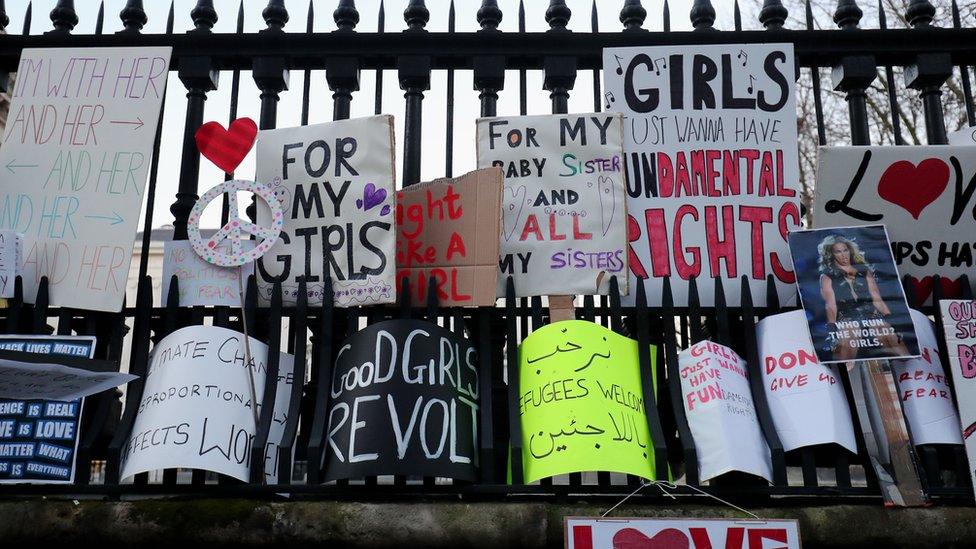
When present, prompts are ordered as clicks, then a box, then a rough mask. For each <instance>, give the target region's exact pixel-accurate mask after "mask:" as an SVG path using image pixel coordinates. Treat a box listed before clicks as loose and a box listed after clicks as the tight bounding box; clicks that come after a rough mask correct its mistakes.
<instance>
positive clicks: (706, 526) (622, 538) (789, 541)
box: [565, 517, 801, 549]
mask: <svg viewBox="0 0 976 549" xmlns="http://www.w3.org/2000/svg"><path fill="white" fill-rule="evenodd" d="M565 521H566V522H565V525H566V549H631V548H634V549H637V548H641V549H643V548H647V549H651V548H660V549H679V548H680V549H690V548H694V549H711V548H712V547H714V548H716V549H717V548H720V547H725V548H736V549H742V548H748V549H764V548H772V547H775V548H776V549H800V547H801V545H800V528H799V526H798V525H797V522H796V521H795V520H782V519H766V520H761V521H758V520H741V519H740V520H727V519H673V518H625V517H606V518H596V517H566V519H565Z"/></svg>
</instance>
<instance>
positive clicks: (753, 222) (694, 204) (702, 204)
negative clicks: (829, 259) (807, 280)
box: [603, 44, 800, 305]
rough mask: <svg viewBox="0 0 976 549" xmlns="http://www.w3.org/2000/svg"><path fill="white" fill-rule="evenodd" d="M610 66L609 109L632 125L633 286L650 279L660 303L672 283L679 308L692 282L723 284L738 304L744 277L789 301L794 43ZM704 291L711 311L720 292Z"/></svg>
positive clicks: (706, 50) (656, 56)
mask: <svg viewBox="0 0 976 549" xmlns="http://www.w3.org/2000/svg"><path fill="white" fill-rule="evenodd" d="M603 68H604V71H603V74H604V79H605V82H606V86H605V87H606V93H605V96H604V99H605V101H606V106H607V109H610V110H614V111H617V112H622V113H624V115H625V116H626V119H625V121H624V153H625V155H624V156H625V162H624V166H625V167H626V170H627V194H628V197H627V204H628V212H629V220H628V223H627V237H628V240H629V242H630V248H629V254H630V272H631V282H633V283H637V279H646V280H645V282H644V283H645V285H646V288H647V296H648V301H649V302H650V303H651V304H652V305H656V304H660V303H661V292H662V285H661V284H662V283H661V280H662V279H663V277H666V276H672V279H671V280H672V282H671V288H672V291H673V292H674V299H675V304H676V305H683V304H686V303H687V300H688V285H687V283H686V282H685V281H687V280H688V279H689V278H691V277H693V276H694V277H698V278H719V279H721V280H722V281H723V283H724V285H725V295H726V296H727V299H728V303H729V305H738V304H739V298H740V295H739V294H740V291H741V290H740V282H739V278H740V277H741V276H742V275H748V277H749V280H750V284H751V287H752V292H753V295H754V296H756V297H755V298H754V299H756V300H757V305H762V304H764V302H765V295H766V277H767V276H768V275H773V278H774V280H775V281H776V287H777V291H778V293H779V298H780V302H782V303H788V302H789V300H791V299H792V298H793V295H794V294H793V286H792V285H793V282H794V278H793V271H792V265H791V264H790V256H789V250H788V248H787V246H786V235H787V232H788V231H789V230H790V229H792V228H794V227H796V226H798V224H799V223H800V206H799V193H798V191H797V189H798V185H799V181H800V176H799V167H798V160H797V148H796V143H797V139H796V105H795V99H794V95H795V94H794V90H793V81H794V72H793V71H794V60H793V47H792V45H791V44H739V45H737V44H732V45H722V46H717V45H716V46H703V45H697V46H660V47H640V48H608V49H605V50H603ZM698 292H699V295H700V296H701V300H702V304H703V305H711V304H713V303H714V295H713V293H714V287H713V285H711V284H700V285H699V286H698ZM633 295H634V293H633V292H631V296H633ZM627 301H629V302H630V303H633V297H630V298H628V299H626V300H625V304H626V302H627Z"/></svg>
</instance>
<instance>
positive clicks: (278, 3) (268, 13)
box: [261, 0, 289, 32]
mask: <svg viewBox="0 0 976 549" xmlns="http://www.w3.org/2000/svg"><path fill="white" fill-rule="evenodd" d="M261 17H262V18H263V19H264V23H265V24H266V25H267V26H268V28H267V29H265V30H269V31H272V32H284V30H285V25H286V24H287V23H288V19H289V17H288V8H286V7H285V0H268V5H267V6H265V8H264V9H263V10H262V11H261Z"/></svg>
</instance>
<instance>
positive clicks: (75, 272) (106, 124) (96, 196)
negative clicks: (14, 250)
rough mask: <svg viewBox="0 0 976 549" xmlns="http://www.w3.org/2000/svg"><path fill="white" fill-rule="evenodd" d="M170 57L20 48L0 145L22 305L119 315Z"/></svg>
mask: <svg viewBox="0 0 976 549" xmlns="http://www.w3.org/2000/svg"><path fill="white" fill-rule="evenodd" d="M171 51H172V49H171V48H169V47H158V48H157V47H153V48H87V49H77V48H43V49H25V50H24V52H23V54H22V55H21V58H20V65H19V66H18V68H17V80H16V83H15V85H14V88H13V93H12V95H11V104H10V112H9V115H8V117H7V127H6V133H5V134H4V138H3V146H2V147H0V173H2V176H0V181H2V185H0V229H8V230H14V231H17V232H19V233H23V235H24V246H23V266H22V267H23V270H22V273H23V277H24V298H25V299H26V300H27V301H28V302H33V301H34V299H35V296H36V294H37V289H38V286H39V284H40V280H41V278H42V277H47V280H48V284H49V286H48V291H49V296H50V303H51V305H56V306H66V307H75V308H79V309H91V310H97V311H118V310H120V309H121V307H122V300H123V298H124V297H125V289H126V281H127V279H128V276H129V261H130V260H131V258H132V242H133V240H134V237H135V231H136V224H137V223H138V221H139V212H140V211H141V209H142V200H143V190H144V188H145V184H146V176H147V174H148V172H149V164H150V158H151V156H152V144H153V138H154V136H155V134H156V125H157V123H158V122H159V109H160V105H161V104H162V99H163V92H164V90H165V88H166V77H167V75H168V74H169V59H170V53H171Z"/></svg>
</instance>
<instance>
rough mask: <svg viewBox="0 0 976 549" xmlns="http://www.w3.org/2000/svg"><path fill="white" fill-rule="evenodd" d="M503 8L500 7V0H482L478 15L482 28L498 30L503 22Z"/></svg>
mask: <svg viewBox="0 0 976 549" xmlns="http://www.w3.org/2000/svg"><path fill="white" fill-rule="evenodd" d="M502 16H503V14H502V10H501V9H500V8H499V7H498V0H482V2H481V7H480V8H478V13H477V14H476V17H477V19H478V24H479V25H481V29H482V30H498V25H500V24H501V22H502Z"/></svg>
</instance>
